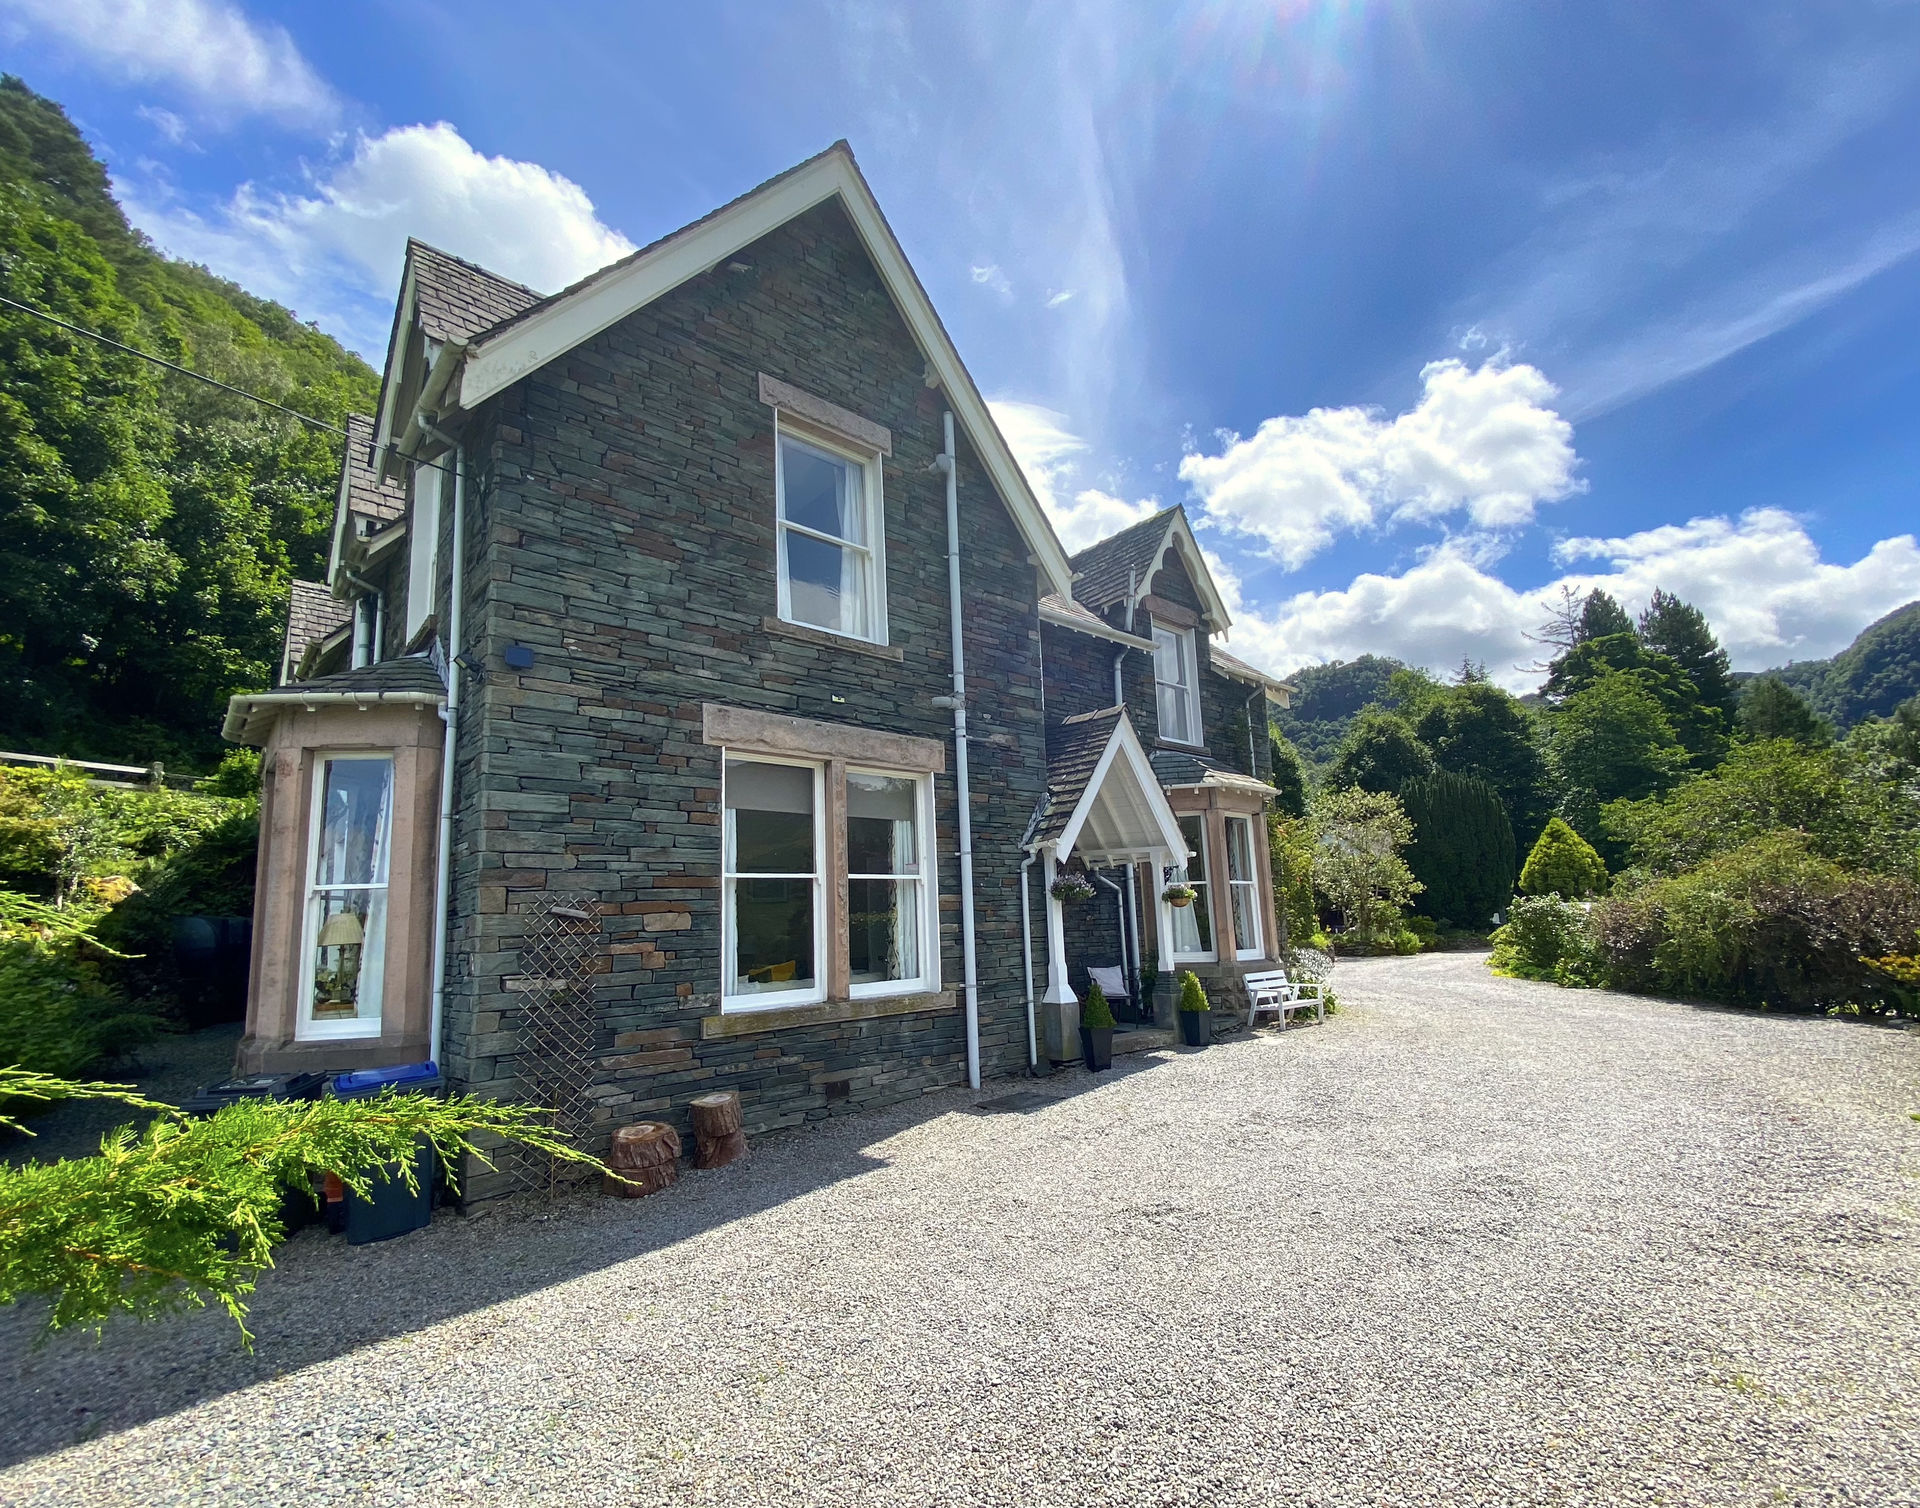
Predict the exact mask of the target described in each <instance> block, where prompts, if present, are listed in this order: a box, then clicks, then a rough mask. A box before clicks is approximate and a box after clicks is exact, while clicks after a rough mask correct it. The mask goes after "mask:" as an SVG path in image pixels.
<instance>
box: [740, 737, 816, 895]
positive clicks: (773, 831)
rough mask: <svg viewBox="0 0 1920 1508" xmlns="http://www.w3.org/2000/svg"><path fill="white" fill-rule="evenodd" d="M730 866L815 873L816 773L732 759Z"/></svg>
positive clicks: (743, 871) (743, 869)
mask: <svg viewBox="0 0 1920 1508" xmlns="http://www.w3.org/2000/svg"><path fill="white" fill-rule="evenodd" d="M726 838H727V870H728V872H729V873H732V874H813V873H814V872H815V868H814V852H813V771H812V770H810V769H806V768H804V767H803V766H800V765H790V764H755V763H752V762H750V761H745V760H732V759H730V760H728V761H727V833H726Z"/></svg>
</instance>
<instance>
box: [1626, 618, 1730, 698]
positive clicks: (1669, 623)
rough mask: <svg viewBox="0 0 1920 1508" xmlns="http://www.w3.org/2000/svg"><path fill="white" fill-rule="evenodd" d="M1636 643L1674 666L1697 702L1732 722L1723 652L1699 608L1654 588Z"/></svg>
mask: <svg viewBox="0 0 1920 1508" xmlns="http://www.w3.org/2000/svg"><path fill="white" fill-rule="evenodd" d="M1640 642H1641V643H1642V644H1644V645H1645V646H1646V647H1647V648H1648V649H1650V650H1653V651H1655V652H1656V653H1659V654H1663V655H1666V656H1667V657H1668V658H1669V659H1671V660H1673V661H1674V662H1675V663H1676V664H1678V665H1679V667H1680V668H1681V669H1682V670H1684V671H1685V672H1686V673H1687V678H1688V679H1689V680H1691V681H1692V682H1693V684H1694V689H1695V690H1696V691H1697V692H1698V693H1699V696H1700V700H1701V701H1702V702H1704V703H1705V704H1706V705H1707V706H1709V707H1718V708H1719V709H1720V710H1721V711H1722V712H1723V713H1725V714H1726V716H1727V717H1728V719H1729V720H1731V719H1732V717H1733V715H1734V710H1735V706H1736V704H1737V702H1738V698H1737V697H1736V696H1735V694H1734V689H1733V675H1732V670H1731V666H1730V663H1729V661H1728V659H1727V652H1726V651H1725V650H1724V649H1722V648H1721V647H1720V641H1719V640H1718V639H1716V638H1715V637H1714V636H1713V630H1712V629H1711V628H1709V627H1708V626H1707V619H1706V614H1704V613H1702V612H1701V611H1700V609H1699V608H1697V607H1695V606H1694V605H1693V604H1692V603H1690V602H1682V601H1681V600H1680V599H1679V598H1678V597H1676V596H1674V595H1673V594H1672V593H1671V592H1668V591H1663V590H1661V589H1660V588H1658V587H1656V588H1655V589H1654V593H1653V601H1652V602H1651V603H1650V604H1648V607H1647V610H1646V611H1645V612H1644V613H1642V614H1641V615H1640Z"/></svg>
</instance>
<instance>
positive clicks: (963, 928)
mask: <svg viewBox="0 0 1920 1508" xmlns="http://www.w3.org/2000/svg"><path fill="white" fill-rule="evenodd" d="M940 426H941V433H940V437H941V439H942V440H943V441H944V442H945V445H946V449H945V450H944V451H942V452H941V455H940V459H939V462H938V465H939V467H940V469H941V470H942V471H944V472H946V474H947V597H948V600H949V602H950V604H951V612H950V614H949V616H950V617H951V619H952V624H953V778H954V786H955V793H956V795H957V796H958V798H959V803H960V966H961V969H962V971H963V973H964V976H965V979H966V990H967V1083H968V1084H969V1085H970V1086H971V1087H973V1088H975V1089H978V1088H979V1087H980V980H979V975H978V973H977V971H976V969H975V966H974V956H973V810H972V793H971V790H970V788H969V786H968V784H967V652H966V643H965V635H964V632H963V629H964V624H965V617H966V612H965V608H964V607H963V605H962V603H961V600H960V465H959V462H958V461H957V460H956V459H955V457H954V453H953V413H952V411H951V410H948V411H947V412H946V413H945V414H943V415H941V420H940Z"/></svg>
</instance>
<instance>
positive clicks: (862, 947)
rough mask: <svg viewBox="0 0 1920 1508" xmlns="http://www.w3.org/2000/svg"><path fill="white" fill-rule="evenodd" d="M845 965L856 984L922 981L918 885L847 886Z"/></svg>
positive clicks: (870, 882) (889, 882)
mask: <svg viewBox="0 0 1920 1508" xmlns="http://www.w3.org/2000/svg"><path fill="white" fill-rule="evenodd" d="M847 959H848V963H849V964H850V965H851V969H852V974H851V977H852V980H853V983H855V984H879V983H882V982H884V981H887V980H893V979H918V978H919V977H920V882H919V881H918V880H848V881H847Z"/></svg>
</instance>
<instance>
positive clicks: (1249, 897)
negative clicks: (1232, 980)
mask: <svg viewBox="0 0 1920 1508" xmlns="http://www.w3.org/2000/svg"><path fill="white" fill-rule="evenodd" d="M1259 872H1260V871H1259V870H1258V869H1257V868H1256V867H1255V866H1254V859H1253V818H1251V817H1228V818H1227V890H1228V892H1229V893H1228V897H1227V899H1228V903H1229V905H1231V907H1232V908H1233V909H1232V916H1233V956H1234V957H1235V958H1259V957H1261V956H1262V955H1263V953H1264V952H1265V947H1264V945H1263V943H1262V942H1261V933H1260V882H1259V880H1258V879H1257V876H1258V874H1259Z"/></svg>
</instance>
